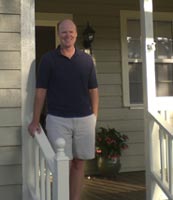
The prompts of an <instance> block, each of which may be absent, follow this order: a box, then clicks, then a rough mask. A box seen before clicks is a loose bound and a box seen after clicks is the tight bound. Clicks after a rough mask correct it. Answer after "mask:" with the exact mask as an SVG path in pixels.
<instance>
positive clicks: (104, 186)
mask: <svg viewBox="0 0 173 200" xmlns="http://www.w3.org/2000/svg"><path fill="white" fill-rule="evenodd" d="M145 193H146V188H145V172H144V171H142V172H126V173H120V174H119V175H118V176H117V177H116V178H114V179H108V178H103V177H98V176H95V177H91V178H90V179H88V177H85V180H84V188H83V193H82V199H81V200H145V199H146V194H145Z"/></svg>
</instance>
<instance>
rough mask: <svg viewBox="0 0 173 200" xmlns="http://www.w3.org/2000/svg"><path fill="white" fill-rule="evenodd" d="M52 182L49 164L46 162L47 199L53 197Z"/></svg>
mask: <svg viewBox="0 0 173 200" xmlns="http://www.w3.org/2000/svg"><path fill="white" fill-rule="evenodd" d="M50 184H51V182H50V170H49V168H48V164H47V163H46V200H50V199H51V191H50Z"/></svg>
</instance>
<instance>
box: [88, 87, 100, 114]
mask: <svg viewBox="0 0 173 200" xmlns="http://www.w3.org/2000/svg"><path fill="white" fill-rule="evenodd" d="M89 94H90V99H91V105H92V110H93V113H94V114H95V116H96V118H97V115H98V107H99V92H98V88H94V89H90V90H89Z"/></svg>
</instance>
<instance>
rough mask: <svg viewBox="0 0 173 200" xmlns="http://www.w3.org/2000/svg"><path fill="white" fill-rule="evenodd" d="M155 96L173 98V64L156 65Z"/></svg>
mask: <svg viewBox="0 0 173 200" xmlns="http://www.w3.org/2000/svg"><path fill="white" fill-rule="evenodd" d="M156 85H157V96H173V64H156Z"/></svg>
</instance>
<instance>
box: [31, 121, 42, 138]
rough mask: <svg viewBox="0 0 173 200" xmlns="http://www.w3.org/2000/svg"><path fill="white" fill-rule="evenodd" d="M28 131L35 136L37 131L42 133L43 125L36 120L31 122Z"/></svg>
mask: <svg viewBox="0 0 173 200" xmlns="http://www.w3.org/2000/svg"><path fill="white" fill-rule="evenodd" d="M28 131H29V134H30V135H31V136H32V137H34V136H35V133H36V132H37V133H40V132H41V127H40V125H39V123H34V122H31V123H30V124H29V126H28Z"/></svg>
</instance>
